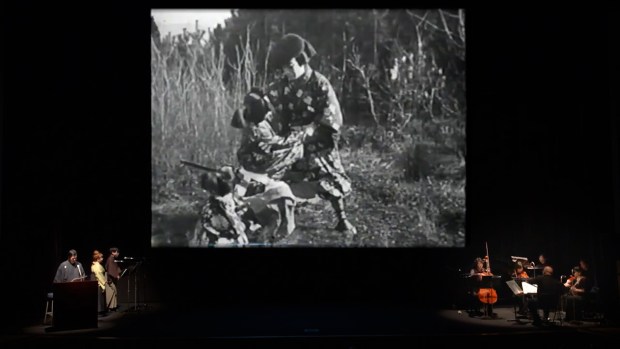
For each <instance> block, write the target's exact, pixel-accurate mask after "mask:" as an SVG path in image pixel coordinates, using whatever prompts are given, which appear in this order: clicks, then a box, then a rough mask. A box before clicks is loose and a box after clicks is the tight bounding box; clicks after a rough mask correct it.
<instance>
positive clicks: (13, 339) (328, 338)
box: [0, 303, 620, 348]
mask: <svg viewBox="0 0 620 349" xmlns="http://www.w3.org/2000/svg"><path fill="white" fill-rule="evenodd" d="M494 311H495V313H496V314H497V317H496V318H483V317H470V316H469V315H468V314H467V313H466V312H465V311H463V310H458V309H443V310H434V311H432V310H419V309H412V308H407V307H395V306H387V307H380V306H364V307H362V306H314V307H302V306H299V307H294V306H286V307H284V306H261V307H258V306H251V307H250V306H242V307H240V306H235V305H230V306H223V305H220V306H218V307H212V308H204V307H191V306H183V307H172V306H170V305H168V306H166V305H163V304H157V303H150V304H141V305H139V306H138V307H137V309H134V307H133V305H132V304H122V306H121V309H120V310H119V311H118V312H113V313H109V314H108V315H105V316H100V317H99V326H98V327H97V328H92V329H79V330H62V331H56V330H54V328H53V327H52V326H51V325H49V324H48V325H42V324H34V325H32V326H27V327H24V328H23V329H22V330H21V331H19V332H18V333H12V334H9V335H7V336H3V337H2V340H0V345H1V346H2V347H3V348H6V347H7V346H6V345H7V344H8V345H9V346H10V345H12V344H13V345H15V347H20V348H23V347H29V346H30V345H32V347H37V346H40V345H43V344H47V343H57V344H59V345H64V344H65V343H66V344H69V343H74V342H72V341H73V340H75V339H79V340H81V341H84V342H85V343H84V344H86V343H87V344H88V345H89V346H92V345H94V346H98V345H99V344H102V346H104V345H111V344H112V343H110V341H115V342H119V343H118V344H120V345H122V344H130V343H134V344H136V343H142V344H153V345H155V344H159V343H166V342H182V343H184V344H185V345H192V344H196V345H203V344H206V343H212V344H214V345H216V347H229V346H230V347H238V346H244V347H245V345H248V347H256V346H257V345H258V346H262V345H263V344H264V345H265V346H267V347H274V346H278V347H279V345H280V344H282V345H283V346H287V347H290V346H291V345H292V346H296V347H298V346H302V347H305V346H306V344H307V345H309V346H310V347H314V346H315V345H319V343H323V344H320V346H323V345H324V344H330V345H331V344H334V345H336V346H337V347H340V346H339V345H340V344H343V345H344V343H349V344H351V345H353V346H348V347H347V346H344V347H343V348H351V347H356V346H355V345H354V344H355V343H357V344H356V345H358V346H359V345H360V344H361V343H364V345H363V347H385V345H391V343H396V342H401V341H405V342H411V343H414V342H416V341H419V340H421V339H430V340H432V341H433V342H437V343H446V342H445V341H448V340H455V339H457V340H460V339H466V338H469V337H471V336H481V337H479V338H478V339H477V341H481V342H485V341H490V340H492V339H493V338H495V339H498V336H502V337H501V338H504V337H505V338H506V339H509V338H515V339H518V343H520V344H519V347H520V348H522V344H523V343H521V341H520V340H529V339H532V338H538V339H540V338H542V337H543V336H544V337H545V338H547V339H549V340H560V339H562V340H565V339H570V340H571V341H572V342H573V343H574V342H579V343H584V344H589V345H590V346H593V347H601V348H607V347H609V346H608V344H607V343H608V342H609V340H611V341H612V342H613V341H616V344H620V341H619V339H618V338H619V337H620V328H619V327H618V326H617V325H611V324H608V323H605V322H600V321H597V322H593V321H592V322H585V321H584V322H580V323H571V322H563V323H560V321H559V317H558V319H557V321H556V322H554V323H549V324H545V325H543V326H533V325H532V323H531V321H530V320H528V319H526V318H525V319H520V318H515V312H514V308H513V307H508V306H498V307H495V309H494ZM510 342H511V341H507V342H506V343H505V344H507V345H509V344H510ZM105 343H107V344H105ZM599 343H600V346H599ZM115 345H116V344H115ZM504 347H505V345H504V346H502V348H504Z"/></svg>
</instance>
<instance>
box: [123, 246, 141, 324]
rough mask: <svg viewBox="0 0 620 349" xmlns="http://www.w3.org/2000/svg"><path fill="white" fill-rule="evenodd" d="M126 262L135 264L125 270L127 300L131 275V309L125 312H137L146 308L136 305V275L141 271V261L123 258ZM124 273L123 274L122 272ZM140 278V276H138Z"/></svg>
mask: <svg viewBox="0 0 620 349" xmlns="http://www.w3.org/2000/svg"><path fill="white" fill-rule="evenodd" d="M125 260H126V261H132V262H134V263H135V264H133V265H130V266H129V267H127V269H126V274H127V275H128V278H127V300H129V293H130V292H131V286H130V282H131V275H133V288H134V289H133V307H131V308H129V309H127V310H126V311H125V312H135V311H139V310H141V309H142V308H146V304H138V274H139V273H140V272H141V271H142V268H140V267H141V265H142V262H143V261H142V259H136V258H133V257H125ZM124 273H125V272H124ZM140 276H142V275H140Z"/></svg>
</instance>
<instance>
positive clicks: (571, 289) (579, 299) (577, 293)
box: [564, 267, 592, 321]
mask: <svg viewBox="0 0 620 349" xmlns="http://www.w3.org/2000/svg"><path fill="white" fill-rule="evenodd" d="M573 276H574V281H573V282H572V283H571V284H569V285H567V284H568V282H567V283H566V284H564V287H566V290H567V291H568V295H567V296H566V304H567V305H568V308H569V309H567V311H566V321H572V320H577V321H579V320H581V317H582V315H583V314H582V311H583V305H584V298H585V297H587V296H588V294H589V292H590V289H591V288H592V282H591V279H590V278H589V277H587V276H585V275H584V273H583V270H582V269H581V267H574V268H573Z"/></svg>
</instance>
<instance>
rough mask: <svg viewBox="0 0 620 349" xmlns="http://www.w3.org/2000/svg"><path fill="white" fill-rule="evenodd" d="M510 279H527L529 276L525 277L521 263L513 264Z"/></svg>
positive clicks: (525, 273)
mask: <svg viewBox="0 0 620 349" xmlns="http://www.w3.org/2000/svg"><path fill="white" fill-rule="evenodd" d="M512 277H513V278H515V279H527V278H529V275H527V272H526V271H525V268H524V267H523V264H522V263H521V262H517V263H515V267H514V269H513V271H512Z"/></svg>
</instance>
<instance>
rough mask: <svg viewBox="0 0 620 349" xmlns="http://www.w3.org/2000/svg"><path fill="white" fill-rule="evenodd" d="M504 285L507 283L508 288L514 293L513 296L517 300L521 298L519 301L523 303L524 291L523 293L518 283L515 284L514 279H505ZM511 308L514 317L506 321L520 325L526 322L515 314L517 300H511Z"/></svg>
mask: <svg viewBox="0 0 620 349" xmlns="http://www.w3.org/2000/svg"><path fill="white" fill-rule="evenodd" d="M506 285H508V288H510V290H511V291H512V293H513V294H514V297H513V298H515V299H517V300H518V299H521V301H522V302H523V303H524V304H525V293H523V290H522V289H521V287H519V284H517V282H516V281H515V280H508V281H506ZM513 309H514V313H515V319H514V320H508V321H514V322H516V323H518V324H520V325H524V324H526V322H522V321H521V319H519V317H518V316H517V302H516V301H515V302H513Z"/></svg>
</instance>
